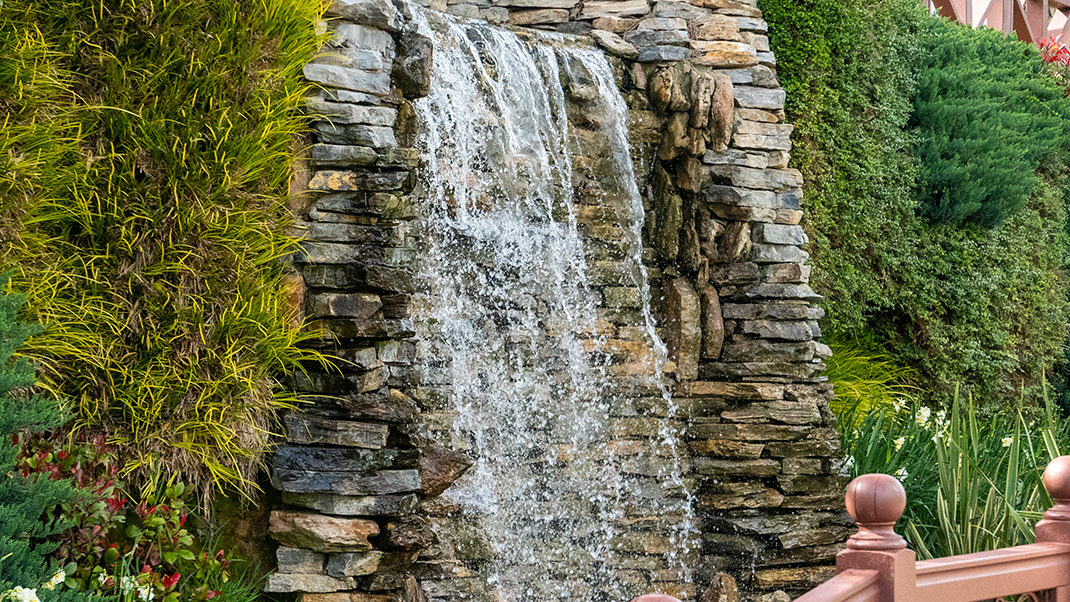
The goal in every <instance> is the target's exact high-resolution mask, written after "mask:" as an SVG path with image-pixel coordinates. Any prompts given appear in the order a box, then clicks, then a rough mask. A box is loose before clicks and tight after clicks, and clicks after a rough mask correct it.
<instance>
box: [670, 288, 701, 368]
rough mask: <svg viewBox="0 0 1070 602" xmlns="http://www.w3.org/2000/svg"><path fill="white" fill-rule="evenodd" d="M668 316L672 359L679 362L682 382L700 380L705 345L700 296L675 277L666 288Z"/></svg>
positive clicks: (677, 363)
mask: <svg viewBox="0 0 1070 602" xmlns="http://www.w3.org/2000/svg"><path fill="white" fill-rule="evenodd" d="M665 300H666V306H667V313H668V317H669V320H668V325H667V329H666V330H667V331H668V336H667V337H666V341H665V342H666V344H667V345H668V347H669V358H670V359H672V360H673V361H674V362H676V370H677V376H678V378H679V379H681V380H693V379H695V378H697V377H698V360H699V352H700V349H701V345H702V327H701V325H700V322H701V304H700V300H699V295H698V293H696V292H695V289H694V288H693V287H692V286H691V283H689V282H688V281H687V280H685V279H683V278H676V279H675V280H673V281H672V282H670V283H669V285H668V286H666V288H665Z"/></svg>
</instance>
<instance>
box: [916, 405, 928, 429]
mask: <svg viewBox="0 0 1070 602" xmlns="http://www.w3.org/2000/svg"><path fill="white" fill-rule="evenodd" d="M931 415H932V410H930V409H929V408H928V407H927V406H921V407H920V408H918V415H917V416H915V417H914V420H916V421H917V422H918V426H925V425H926V424H928V423H929V417H930V416H931Z"/></svg>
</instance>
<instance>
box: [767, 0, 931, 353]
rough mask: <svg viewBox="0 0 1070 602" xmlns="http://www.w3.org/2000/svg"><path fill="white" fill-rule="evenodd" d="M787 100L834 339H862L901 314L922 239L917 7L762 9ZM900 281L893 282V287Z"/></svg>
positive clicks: (888, 2)
mask: <svg viewBox="0 0 1070 602" xmlns="http://www.w3.org/2000/svg"><path fill="white" fill-rule="evenodd" d="M759 6H760V8H761V9H762V12H763V14H764V16H765V18H766V20H767V21H768V22H769V36H770V43H771V44H772V48H773V50H774V52H775V54H776V57H777V73H778V75H779V77H780V81H781V84H782V85H783V86H784V89H785V90H786V92H787V104H786V109H785V110H786V112H787V117H788V119H787V120H788V122H789V123H792V124H794V125H795V132H794V134H793V135H792V144H793V148H792V159H791V160H792V166H794V167H796V168H798V169H799V170H801V171H802V173H803V177H804V193H805V194H804V209H805V210H806V217H805V219H806V222H805V224H804V225H805V226H806V229H807V233H808V234H809V236H810V240H811V241H812V242H811V245H810V249H811V253H812V255H813V258H814V259H813V262H814V264H815V269H814V272H813V286H814V288H815V289H816V290H818V291H819V292H820V293H822V294H823V295H825V297H826V301H825V306H826V309H827V310H828V318H827V320H826V325H827V327H828V328H827V329H828V330H830V331H831V332H832V333H833V334H836V333H843V334H844V335H846V336H847V337H848V338H853V337H855V336H857V334H858V332H860V331H861V330H863V329H864V328H865V326H866V325H867V324H868V323H869V320H870V318H871V317H872V315H873V314H874V313H875V312H880V311H883V310H888V309H891V308H894V307H895V305H896V299H895V298H894V296H893V295H892V294H891V292H892V291H890V290H889V286H890V284H891V283H892V282H894V277H895V276H894V274H895V273H896V272H898V271H899V270H900V269H903V267H902V266H901V264H900V260H901V259H902V258H906V257H909V256H910V255H911V253H912V249H913V247H914V245H915V242H916V241H917V239H918V238H919V236H918V224H917V222H916V219H915V213H916V211H915V209H916V207H917V201H916V200H915V199H914V197H913V196H912V192H913V188H914V182H915V174H916V171H917V162H916V160H915V159H914V155H913V146H912V143H913V141H912V138H911V136H910V134H909V132H908V131H907V129H906V126H907V122H908V120H909V118H910V113H911V110H912V105H911V97H912V95H913V91H914V67H913V66H914V65H915V64H916V63H917V61H918V55H919V54H920V52H921V45H920V40H919V38H918V35H917V30H918V29H919V28H920V27H921V26H922V23H923V22H924V20H925V19H926V18H927V17H926V15H925V12H924V8H923V7H922V6H921V5H920V3H919V2H917V1H916V0H884V1H883V2H871V1H868V0H761V1H760V3H759ZM889 273H891V274H892V275H891V277H889Z"/></svg>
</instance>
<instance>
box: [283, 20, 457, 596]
mask: <svg viewBox="0 0 1070 602" xmlns="http://www.w3.org/2000/svg"><path fill="white" fill-rule="evenodd" d="M329 16H330V17H332V18H333V19H332V21H331V24H330V27H331V34H330V35H331V37H330V40H329V41H328V43H327V44H326V46H325V48H324V49H323V52H322V53H321V55H320V56H319V57H317V58H316V59H315V60H314V61H313V62H312V63H310V64H309V65H307V66H306V68H305V76H306V77H307V78H308V79H309V80H310V81H311V82H312V83H313V84H315V85H316V87H317V92H316V93H315V94H314V95H313V96H312V97H310V98H309V99H308V103H307V109H308V112H309V113H310V114H311V115H313V116H314V118H315V122H314V127H315V133H314V141H313V144H312V146H311V147H310V150H309V156H308V159H307V161H306V162H305V164H304V165H303V166H301V168H300V169H299V170H298V172H299V173H298V177H297V181H296V182H295V184H294V187H295V189H296V190H297V191H298V192H302V191H303V194H299V195H298V196H297V197H296V198H297V200H295V202H294V211H295V213H296V214H297V217H298V223H297V231H296V232H295V234H296V235H297V236H298V237H300V238H301V239H302V242H301V244H300V250H299V252H298V253H296V255H295V257H294V273H293V274H292V275H291V284H292V286H293V289H294V298H295V299H297V300H299V301H300V302H301V303H302V305H303V311H304V314H305V316H306V320H307V327H308V328H309V329H310V330H311V331H312V332H313V333H315V335H316V338H315V339H314V344H315V346H316V347H317V348H318V349H319V350H320V351H322V352H323V353H324V354H326V355H327V356H330V357H332V358H333V366H332V367H326V366H323V365H319V364H314V365H309V366H306V370H305V371H299V372H297V373H295V374H294V375H293V386H294V388H295V390H296V391H297V392H298V393H299V395H300V396H301V397H302V398H303V400H304V401H306V402H309V403H308V404H307V405H305V406H303V407H302V408H301V411H299V412H295V413H293V414H291V415H290V416H288V417H287V418H286V420H285V427H286V444H284V445H283V446H282V447H281V448H280V449H279V450H278V451H277V453H276V455H275V462H274V474H273V478H274V483H275V486H276V487H277V488H278V489H280V490H281V491H282V502H283V507H282V508H280V509H278V510H275V511H274V512H273V513H272V515H271V524H270V528H271V533H272V535H273V537H274V538H275V540H276V541H278V543H279V548H278V553H277V558H278V572H276V573H274V574H273V575H271V577H270V578H269V580H268V583H267V586H266V589H267V590H268V591H270V592H297V593H300V594H301V596H300V599H301V600H302V601H304V602H354V601H358V600H359V601H361V602H386V601H389V600H395V599H398V597H399V595H400V597H401V599H403V600H406V601H412V600H417V599H422V596H423V594H422V591H421V590H420V589H419V586H418V585H417V584H416V581H415V579H413V578H412V576H411V569H412V565H413V563H414V561H415V560H416V558H417V555H418V553H419V550H420V549H422V548H424V547H426V546H428V545H430V544H431V543H432V540H433V535H432V534H431V530H430V527H429V526H428V524H427V523H426V520H425V519H423V518H421V517H420V516H419V515H418V514H415V513H414V510H415V509H416V507H417V505H418V503H419V500H420V498H421V496H428V495H437V493H439V492H441V490H442V489H444V488H445V486H448V484H449V482H450V481H451V480H452V478H455V477H456V476H457V475H458V474H460V472H462V471H463V469H464V468H465V467H466V465H467V464H466V463H465V461H464V460H463V459H460V458H456V457H452V456H450V455H449V454H448V453H446V454H444V453H442V450H441V448H440V447H438V446H436V445H434V444H433V443H432V442H428V441H424V440H421V439H420V438H419V437H418V436H416V435H415V434H414V431H413V428H412V425H413V422H414V421H415V418H416V413H417V406H416V403H415V402H414V401H413V400H412V399H411V398H410V397H409V395H408V391H410V388H411V385H412V382H413V377H412V375H411V363H412V360H413V355H414V344H413V342H412V340H411V338H412V336H413V329H412V324H411V320H410V318H409V304H410V294H411V292H412V275H411V272H410V262H411V260H412V257H413V253H414V251H413V242H414V234H413V232H412V231H411V222H410V220H411V219H412V217H413V214H412V211H411V206H410V203H409V193H410V192H411V190H412V187H413V185H414V181H415V176H414V172H413V170H414V169H415V167H416V165H417V153H416V151H415V149H413V148H410V147H408V146H406V144H405V136H404V131H405V127H404V124H405V122H406V117H405V116H406V113H407V106H406V103H407V101H408V99H409V98H414V97H417V96H420V95H422V94H426V85H427V81H428V76H429V69H430V58H431V54H430V53H431V48H430V42H429V41H428V40H426V39H423V38H420V37H419V36H414V35H412V34H404V33H402V32H401V17H400V15H399V13H398V11H397V10H396V8H395V6H394V4H393V3H392V2H390V1H388V0H338V1H337V2H335V3H334V4H333V5H332V7H331V9H330V11H329Z"/></svg>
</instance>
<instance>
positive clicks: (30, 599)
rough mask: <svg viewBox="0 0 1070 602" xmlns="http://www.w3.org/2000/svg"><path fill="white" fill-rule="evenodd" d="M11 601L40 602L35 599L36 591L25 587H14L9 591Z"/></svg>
mask: <svg viewBox="0 0 1070 602" xmlns="http://www.w3.org/2000/svg"><path fill="white" fill-rule="evenodd" d="M11 599H12V600H15V601H16V602H41V600H40V599H39V598H38V597H37V590H35V589H26V588H25V587H16V588H15V589H13V590H11Z"/></svg>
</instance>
